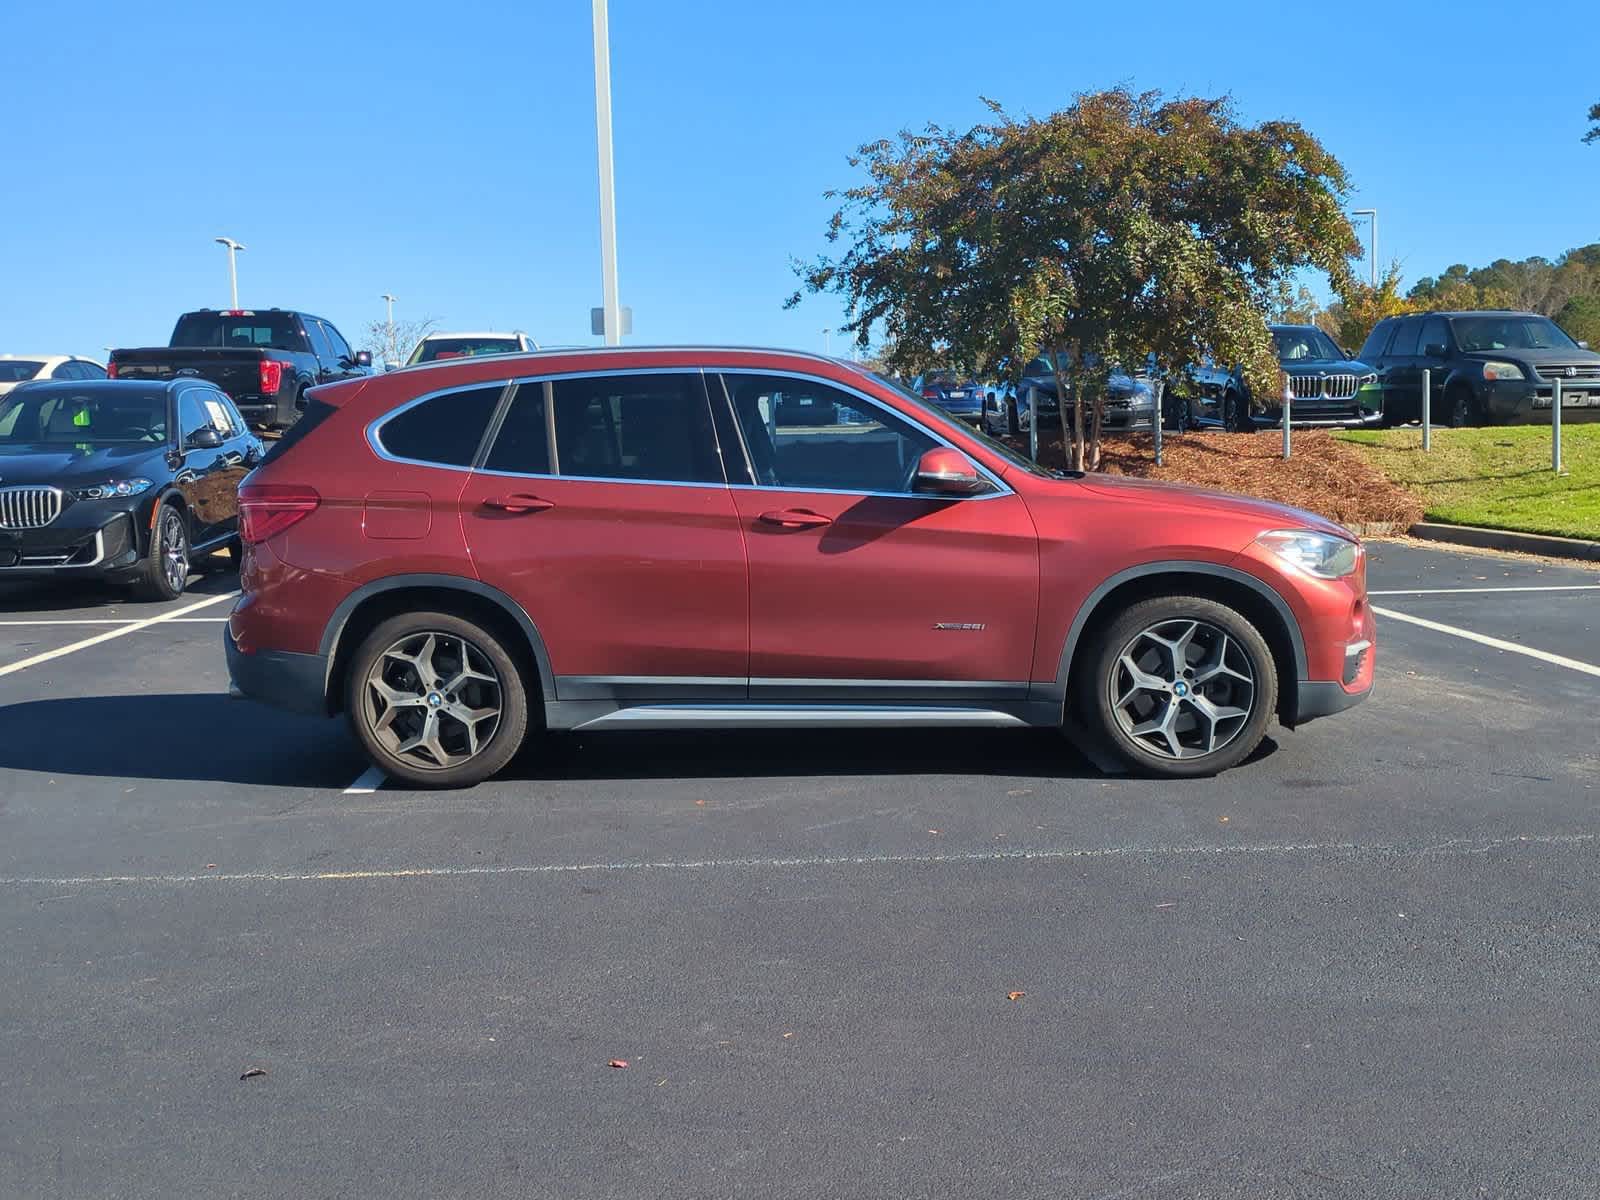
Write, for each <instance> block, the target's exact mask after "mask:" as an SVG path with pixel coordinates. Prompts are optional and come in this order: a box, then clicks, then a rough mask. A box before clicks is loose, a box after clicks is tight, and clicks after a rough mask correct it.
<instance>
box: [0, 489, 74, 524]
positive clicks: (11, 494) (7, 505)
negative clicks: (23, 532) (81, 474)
mask: <svg viewBox="0 0 1600 1200" xmlns="http://www.w3.org/2000/svg"><path fill="white" fill-rule="evenodd" d="M61 500H62V491H61V489H60V488H53V487H8V488H0V529H43V528H44V527H45V526H46V525H48V524H50V522H51V521H54V520H55V519H56V518H57V517H59V516H60V515H61Z"/></svg>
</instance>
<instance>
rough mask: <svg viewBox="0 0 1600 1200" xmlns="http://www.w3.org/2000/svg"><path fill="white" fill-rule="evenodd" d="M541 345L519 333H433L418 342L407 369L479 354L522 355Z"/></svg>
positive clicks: (407, 363) (408, 360) (407, 362)
mask: <svg viewBox="0 0 1600 1200" xmlns="http://www.w3.org/2000/svg"><path fill="white" fill-rule="evenodd" d="M538 348H539V343H538V342H536V341H534V340H533V339H532V338H531V337H529V336H528V335H527V334H525V333H523V332H521V331H520V330H518V331H517V332H515V333H430V334H429V335H428V336H427V337H425V338H423V339H422V340H421V341H420V342H418V343H417V348H416V349H415V350H413V351H412V352H411V357H410V358H408V359H406V366H408V367H410V366H415V365H416V364H417V363H425V362H435V361H437V360H439V359H441V358H475V357H477V356H478V355H480V354H521V353H524V352H525V351H528V350H537V349H538Z"/></svg>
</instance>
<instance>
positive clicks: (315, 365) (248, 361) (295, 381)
mask: <svg viewBox="0 0 1600 1200" xmlns="http://www.w3.org/2000/svg"><path fill="white" fill-rule="evenodd" d="M107 370H108V373H109V374H110V375H111V377H112V378H113V379H173V378H176V377H178V376H185V375H186V376H192V377H196V378H199V379H207V380H210V381H211V382H212V383H214V384H216V385H217V386H218V387H219V388H221V389H222V390H223V391H224V392H226V393H228V395H229V396H231V397H232V398H233V401H234V403H235V404H236V405H237V406H238V408H239V411H240V412H241V413H243V414H244V415H245V417H246V418H248V419H249V420H250V421H251V422H253V423H255V424H257V425H264V426H267V427H268V428H271V429H287V428H288V427H289V426H291V425H293V424H294V423H295V421H296V420H297V419H298V418H299V416H300V409H301V397H302V394H303V393H304V392H305V390H306V389H307V388H310V387H315V386H316V385H317V384H319V383H329V382H332V381H333V380H336V379H351V378H354V377H356V376H361V377H365V376H367V375H370V374H371V373H372V355H371V354H370V353H368V352H367V351H365V350H351V349H350V343H349V342H347V341H345V339H344V335H343V334H341V333H340V332H339V331H338V330H337V329H336V328H334V325H333V322H332V321H329V320H327V319H325V318H323V317H315V316H312V315H311V314H310V313H303V312H294V311H291V310H289V309H285V308H266V309H224V310H222V311H217V310H215V309H210V308H202V309H200V310H198V311H197V312H189V313H184V314H183V315H182V316H181V317H179V318H178V323H177V324H176V325H175V326H174V327H173V330H172V337H171V339H170V340H169V341H168V343H167V345H166V346H157V347H150V348H145V349H137V350H113V351H112V352H111V363H110V365H109V367H108V368H107Z"/></svg>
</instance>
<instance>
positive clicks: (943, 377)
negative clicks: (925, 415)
mask: <svg viewBox="0 0 1600 1200" xmlns="http://www.w3.org/2000/svg"><path fill="white" fill-rule="evenodd" d="M911 390H912V391H913V392H915V393H916V394H917V395H919V396H921V397H922V398H923V399H924V400H926V401H928V402H929V403H930V404H937V405H938V406H939V407H940V408H942V409H944V410H945V412H947V413H949V414H950V415H951V416H952V417H959V418H960V419H961V420H963V421H967V422H969V423H970V424H973V425H976V424H978V423H979V422H980V421H982V420H983V395H984V389H983V384H982V383H980V382H979V381H978V380H976V379H973V378H970V377H964V376H961V375H958V374H957V373H956V372H954V371H929V372H928V373H927V374H926V375H918V376H917V377H916V378H915V379H913V380H912V381H911Z"/></svg>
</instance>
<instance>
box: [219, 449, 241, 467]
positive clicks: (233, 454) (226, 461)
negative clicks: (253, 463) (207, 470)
mask: <svg viewBox="0 0 1600 1200" xmlns="http://www.w3.org/2000/svg"><path fill="white" fill-rule="evenodd" d="M217 461H218V462H219V463H221V464H222V465H223V466H225V467H237V466H238V465H239V464H240V463H242V462H243V461H244V455H242V454H240V453H239V452H238V451H237V450H229V451H228V452H227V453H226V454H224V455H223V456H222V457H221V458H219V459H218V460H217Z"/></svg>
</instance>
